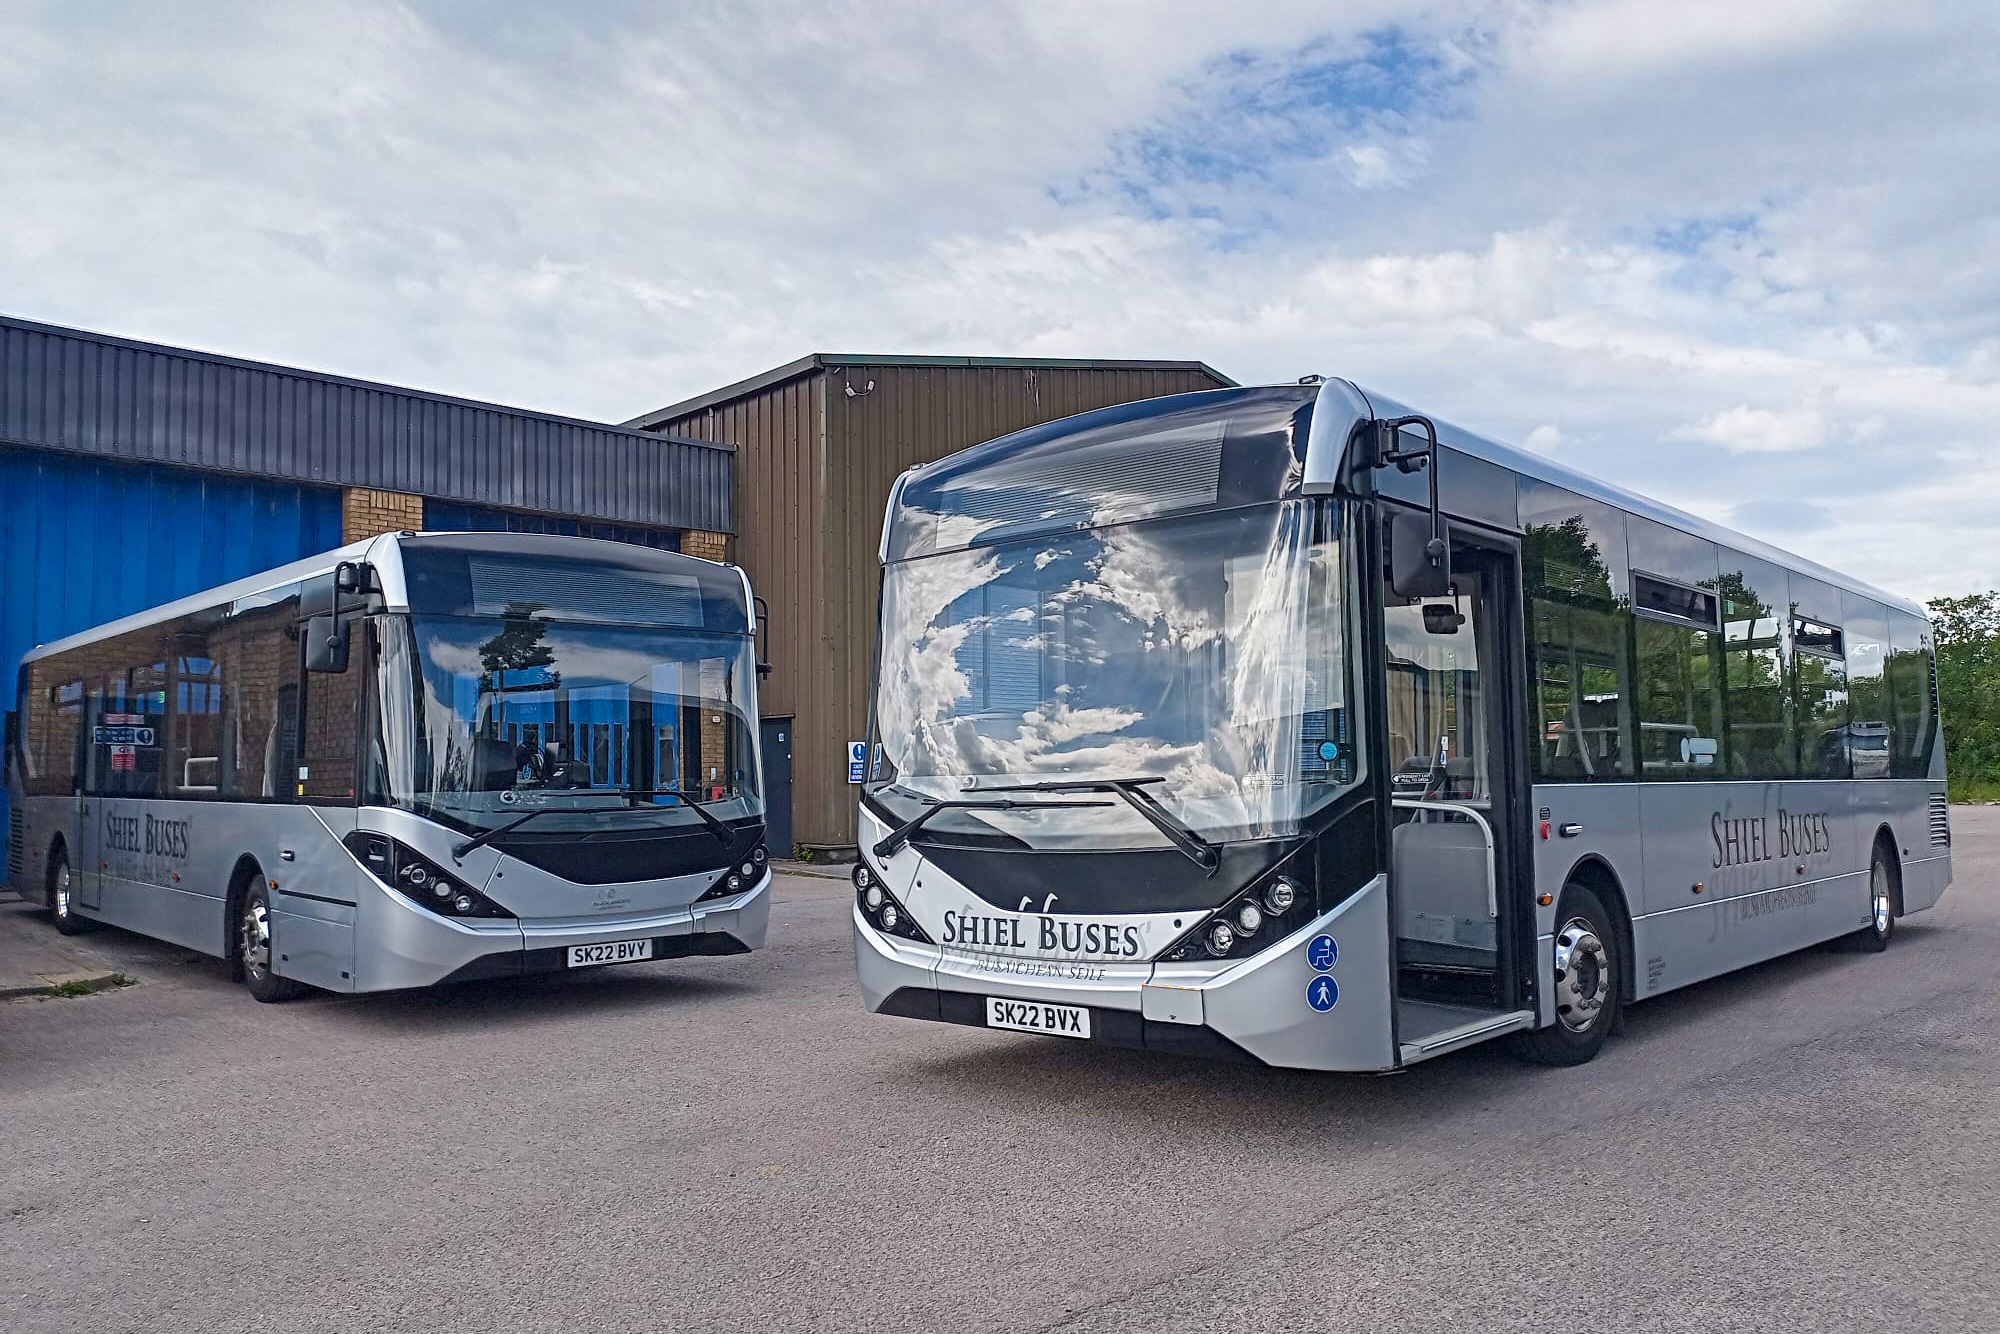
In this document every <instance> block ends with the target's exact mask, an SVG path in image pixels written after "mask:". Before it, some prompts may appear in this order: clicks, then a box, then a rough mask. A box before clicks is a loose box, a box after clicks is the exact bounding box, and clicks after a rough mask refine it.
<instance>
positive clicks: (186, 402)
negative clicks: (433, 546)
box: [0, 316, 735, 823]
mask: <svg viewBox="0 0 2000 1334" xmlns="http://www.w3.org/2000/svg"><path fill="white" fill-rule="evenodd" d="M734 486H735V462H734V459H733V458H732V451H731V449H730V448H729V447H728V446H727V445H726V444H719V443H717V442H715V441H712V440H687V439H677V438H673V437H671V436H668V437H662V436H661V435H659V434H656V433H651V434H642V433H639V432H637V431H632V430H627V429H625V428H622V427H617V426H609V425H605V424H603V423H598V422H584V421H575V420H571V419H569V418H564V417H554V416H548V415H546V414H542V413H534V412H523V411H520V410H517V409H514V408H504V407H496V406H494V405H493V404H490V403H475V402H471V401H468V400H465V399H456V398H447V397H444V396H441V395H437V394H424V393H418V392H416V391H414V390H409V389H398V388H394V387H392V386H389V385H381V384H370V383H367V382H364V381H359V380H350V379H345V378H342V377H340V376H333V375H320V374H316V373H314V372H311V371H303V370H294V369H291V368H289V367H284V366H271V365H266V364H263V363H260V362H253V361H242V360H238V359H236V358H233V357H220V356H212V355H209V354H207V353H202V352H190V351H186V350H184V349H180V348H170V347H160V346H156V345H154V344H149V343H137V342H132V341H130V340H128V339H123V338H112V337H107V336H105V335H102V334H95V333H86V332H83V331H81V330H77V329H63V328H56V327H54V326H51V325H45V324H34V323H29V322H27V321H25V320H17V319H11V318H8V317H5V316H0V672H4V673H5V682H6V684H5V688H4V694H5V696H6V699H7V703H6V706H5V707H6V708H9V709H11V708H13V707H14V700H13V694H14V669H15V666H16V664H18V662H19V661H20V657H21V654H22V653H24V652H25V651H26V650H27V649H28V648H30V647H31V646H33V645H35V644H37V643H41V642H44V641H47V640H51V639H55V638H58V637H60V636H62V635H65V634H70V633H72V632H74V631H77V630H83V629H87V628H88V627H90V626H92V625H97V624H100V623H102V622H104V621H108V620H114V619H116V618H117V617H120V616H124V615H127V614H129V613H131V612H135V611H139V610H142V609H144V608H146V607H150V606H154V605H156V604H158V603H161V602H167V601H171V600H172V599H174V598H178V597H182V596H185V595H186V594H189V593H193V592H197V591H199V590H201V589H203V588H207V587H211V586H213V585H216V584H220V583H225V582H227V581H229V580H232V579H237V578H240V577H242V576H244V575H248V574H254V573H256V572H257V571H259V570H263V569H269V568H270V567H272V566H276V565H282V564H284V563H286V562H287V561H293V560H297V559H299V558H301V557H303V556H308V555H311V554H313V553H314V552H318V551H324V550H327V549H329V548H331V547H335V546H338V545H340V544H341V543H342V542H343V541H353V540H355V539H357V538H360V537H366V536H370V535H372V534H374V533H378V532H387V531H392V530H396V529H403V528H424V527H430V528H461V529H466V528H470V529H481V530H510V529H511V530H515V531H529V532H567V533H581V534H584V535H586V536H592V537H604V538H611V539H614V540H620V541H631V542H642V543H645V544H646V545H649V546H656V547H672V548H675V549H682V550H687V551H690V552H693V553H695V554H698V555H704V556H710V557H712V558H720V557H721V556H722V555H723V554H724V551H725V550H726V545H727V537H728V534H729V532H730V525H731V522H732V517H731V516H732V514H733V511H734V508H735V498H734ZM5 801H6V798H5V795H4V792H0V823H3V822H4V820H5V811H6V807H5Z"/></svg>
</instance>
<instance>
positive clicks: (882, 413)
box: [659, 364, 1218, 848]
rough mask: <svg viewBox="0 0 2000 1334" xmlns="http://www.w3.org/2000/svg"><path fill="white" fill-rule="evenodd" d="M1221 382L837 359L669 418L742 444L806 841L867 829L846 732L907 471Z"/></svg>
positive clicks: (798, 833)
mask: <svg viewBox="0 0 2000 1334" xmlns="http://www.w3.org/2000/svg"><path fill="white" fill-rule="evenodd" d="M871 382H872V383H873V385H874V388H872V389H870V388H868V387H867V386H868V385H869V384H870V383H871ZM1217 387H1218V386H1217V382H1216V381H1215V380H1214V379H1212V378H1211V377H1210V376H1209V375H1207V374H1206V373H1204V372H1202V371H1200V370H1198V369H1194V368H1189V369H1186V370H1179V369H1124V368H1111V367H1102V368H1086V367H1027V366H897V365H893V364H891V365H835V366H828V367H825V368H821V369H814V370H811V371H808V372H807V373H805V374H803V375H800V376H798V377H797V378H795V379H792V380H787V381H785V382H783V383H781V384H778V385H773V386H770V387H767V388H764V389H760V390H757V391H755V392H753V393H750V394H747V395H745V396H744V397H742V398H740V399H734V400H731V401H730V402H727V403H724V404H721V405H718V406H715V407H711V408H706V409H703V410H702V411H700V412H696V413H693V414H690V415H688V416H686V417H678V418H675V419H673V420H671V421H668V422H663V423H661V424H660V428H659V429H663V430H665V431H668V432H670V433H672V434H675V435H683V436H691V437H693V438H695V439H699V440H717V441H725V442H728V443H730V444H733V445H735V446H736V450H737V452H736V461H737V475H736V511H737V513H736V532H737V537H736V543H737V549H736V559H737V560H738V561H740V562H741V563H742V565H743V567H744V569H745V570H746V571H748V572H749V575H750V583H751V586H752V587H753V588H755V589H756V591H757V593H758V594H759V595H760V596H762V597H763V598H764V599H765V600H766V601H767V602H768V603H769V604H770V609H771V622H770V625H771V630H770V634H771V639H770V653H771V661H772V666H773V671H772V673H771V676H770V679H769V680H767V681H766V682H765V683H764V688H763V692H762V695H761V698H760V704H761V707H762V709H763V712H764V715H765V716H766V717H783V716H786V715H790V716H792V717H793V718H794V720H795V722H794V732H793V738H794V743H795V744H794V750H793V764H794V777H793V815H792V819H793V837H794V838H795V839H796V840H797V841H798V842H799V843H801V844H803V845H805V846H808V847H815V848H851V847H852V846H853V844H854V803H855V792H854V789H853V788H851V787H850V786H848V784H847V781H846V778H847V772H846V769H847V766H846V751H845V746H846V743H847V742H848V741H849V740H857V741H858V740H860V739H861V736H862V731H863V729H864V728H865V727H866V726H867V721H868V700H867V694H868V678H869V666H870V657H871V655H872V654H873V651H874V644H875V604H876V595H877V593H878V591H879V588H880V572H879V565H878V560H877V550H878V547H879V544H880V541H881V535H882V511H883V507H884V506H885V505H886V504H887V503H888V499H889V487H890V486H891V484H893V483H894V482H895V480H896V477H897V476H898V474H900V473H901V472H902V471H903V470H904V469H905V468H909V467H912V466H914V465H916V464H919V463H929V462H931V461H932V460H934V459H939V458H943V457H944V456H945V455H947V454H953V453H956V452H957V451H959V450H961V449H964V448H966V447H967V446H969V445H976V444H978V443H979V442H980V441H982V440H990V439H992V438H993V437H995V436H1000V435H1006V434H1007V433H1008V432H1010V431H1018V430H1020V429H1022V428H1023V427H1027V426H1033V425H1035V424H1037V423H1039V422H1045V421H1053V420H1054V419H1056V418H1058V417H1067V416H1069V415H1071V414H1073V413H1078V412H1087V411H1089V410H1090V409H1092V408H1101V407H1108V406H1110V405H1111V404H1114V403H1125V402H1130V401H1132V400H1135V399H1141V398H1156V397H1158V396H1160V395H1162V394H1178V393H1185V392H1187V391H1189V390H1197V389H1214V388H1217ZM850 389H851V390H852V391H853V392H852V394H851V395H850V393H849V392H848V391H849V390H850Z"/></svg>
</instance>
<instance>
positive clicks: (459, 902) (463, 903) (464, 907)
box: [451, 894, 472, 912]
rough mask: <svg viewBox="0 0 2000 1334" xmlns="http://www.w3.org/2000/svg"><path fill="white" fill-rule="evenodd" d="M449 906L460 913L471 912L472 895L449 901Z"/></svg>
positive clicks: (462, 895) (464, 895)
mask: <svg viewBox="0 0 2000 1334" xmlns="http://www.w3.org/2000/svg"><path fill="white" fill-rule="evenodd" d="M451 906H452V907H454V908H456V909H458V910H459V911H460V912H471V911H472V895H470V894H461V895H459V896H458V897H457V898H455V899H453V900H452V901H451Z"/></svg>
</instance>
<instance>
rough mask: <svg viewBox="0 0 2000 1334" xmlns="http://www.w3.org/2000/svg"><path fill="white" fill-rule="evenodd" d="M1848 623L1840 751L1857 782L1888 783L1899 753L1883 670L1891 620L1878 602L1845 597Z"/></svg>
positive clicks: (1844, 638)
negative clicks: (1891, 761)
mask: <svg viewBox="0 0 2000 1334" xmlns="http://www.w3.org/2000/svg"><path fill="white" fill-rule="evenodd" d="M1842 601H1843V603H1844V605H1845V606H1846V609H1847V623H1846V624H1845V625H1843V626H1842V627H1841V643H1842V646H1843V647H1844V648H1845V650H1846V653H1847V725H1846V727H1845V728H1844V729H1842V732H1841V746H1842V749H1843V750H1844V751H1845V752H1846V754H1847V759H1848V765H1849V768H1850V769H1851V770H1852V772H1853V775H1854V777H1856V778H1886V777H1888V776H1889V759H1890V756H1891V755H1893V754H1894V753H1895V749H1896V746H1895V709H1894V705H1893V703H1892V701H1891V700H1890V698H1889V687H1888V682H1887V678H1886V676H1885V675H1884V670H1885V668H1886V667H1887V664H1888V658H1889V618H1888V613H1887V612H1886V611H1885V610H1884V609H1883V607H1882V605H1881V604H1880V603H1879V602H1876V601H1875V600H1874V599H1872V598H1866V597H1862V596H1861V595H1860V594H1858V593H1847V594H1844V595H1843V596H1842Z"/></svg>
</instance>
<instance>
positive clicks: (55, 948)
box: [0, 892, 125, 1000]
mask: <svg viewBox="0 0 2000 1334" xmlns="http://www.w3.org/2000/svg"><path fill="white" fill-rule="evenodd" d="M124 976H125V975H124V974H123V973H122V972H121V971H120V970H119V969H117V968H114V967H112V965H111V963H110V961H109V960H106V959H103V958H100V957H99V956H98V955H97V954H96V952H95V951H93V950H90V949H88V948H86V947H85V946H83V945H82V944H80V943H77V942H75V941H73V939H72V938H71V937H68V936H64V935H61V934H58V933H57V931H56V929H55V927H54V926H53V925H52V924H51V923H50V922H49V921H48V919H47V917H46V916H45V915H44V914H43V913H42V911H41V910H40V909H39V908H37V907H31V906H30V905H28V904H27V903H25V902H24V901H23V900H22V899H21V898H20V896H19V895H16V894H9V893H5V892H0V1000H11V999H14V998H16V997H20V996H53V995H57V994H61V993H64V992H69V993H76V992H90V991H97V990H100V989H102V988H105V987H113V986H117V985H119V983H120V981H121V979H122V978H123V977H124Z"/></svg>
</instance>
